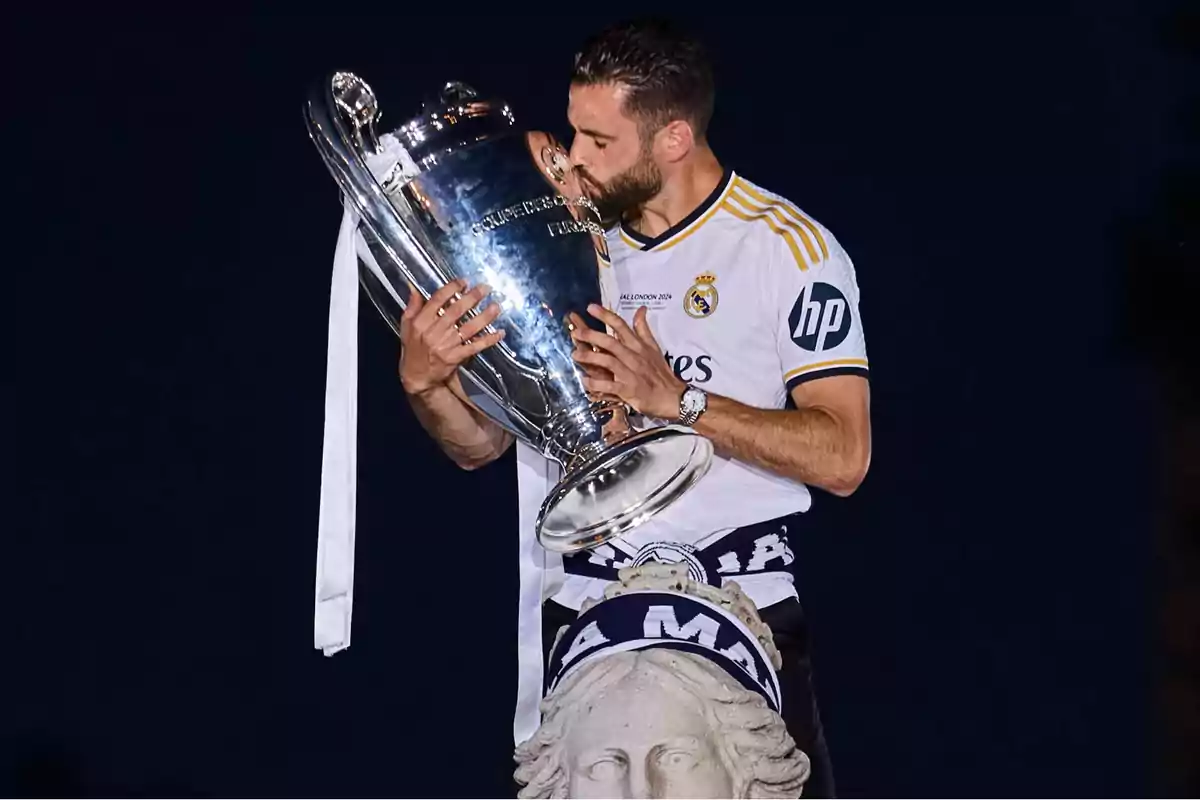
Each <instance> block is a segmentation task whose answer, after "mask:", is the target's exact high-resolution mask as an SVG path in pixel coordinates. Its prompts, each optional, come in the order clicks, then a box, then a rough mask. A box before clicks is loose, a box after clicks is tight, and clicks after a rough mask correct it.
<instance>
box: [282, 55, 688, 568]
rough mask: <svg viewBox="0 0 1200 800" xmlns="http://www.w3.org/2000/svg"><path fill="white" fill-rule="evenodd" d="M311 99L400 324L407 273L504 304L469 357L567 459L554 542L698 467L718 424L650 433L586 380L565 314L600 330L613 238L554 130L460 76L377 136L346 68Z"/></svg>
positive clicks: (658, 501) (544, 525) (365, 274)
mask: <svg viewBox="0 0 1200 800" xmlns="http://www.w3.org/2000/svg"><path fill="white" fill-rule="evenodd" d="M305 111H306V113H305V121H306V123H307V126H308V131H309V134H310V136H311V138H312V140H313V142H314V143H315V144H316V146H317V149H318V151H319V152H320V154H321V158H322V159H323V160H324V162H325V164H326V166H327V167H328V168H329V171H330V173H331V174H332V175H333V178H334V180H335V181H336V182H337V185H338V186H339V187H340V189H341V191H342V194H343V196H344V198H345V202H347V203H350V204H352V207H353V208H354V209H355V210H356V211H357V212H358V214H359V216H360V220H361V221H360V226H359V232H360V233H361V235H362V238H363V241H364V242H365V244H366V245H367V248H368V250H369V251H370V254H371V255H372V256H373V258H374V261H375V265H374V269H368V268H366V266H365V265H364V264H363V263H362V260H361V259H360V262H359V279H360V282H361V284H362V286H363V288H364V290H365V291H366V293H367V295H368V297H369V298H370V299H371V301H372V303H373V304H374V305H375V307H376V309H377V310H378V311H379V313H380V314H381V315H382V316H383V318H384V319H385V320H386V321H387V322H388V324H390V325H391V327H392V329H393V330H394V331H395V332H396V334H397V335H399V331H400V317H401V314H402V313H403V310H404V306H405V304H406V298H407V296H408V291H409V289H408V285H409V284H410V283H411V285H412V286H414V287H416V290H417V291H419V292H421V294H422V295H423V296H424V297H426V298H428V297H429V296H430V295H431V294H433V292H435V291H436V290H437V289H439V288H440V287H442V286H444V285H446V284H447V283H449V282H450V281H452V280H454V279H457V278H465V279H466V280H467V281H468V282H469V284H470V285H472V286H473V285H477V284H480V283H486V284H488V285H489V286H490V287H492V294H491V300H492V301H494V302H497V303H499V304H500V306H501V309H502V311H501V314H500V316H499V317H498V318H497V319H496V320H495V321H494V322H493V323H492V325H491V326H489V327H488V328H487V329H486V331H485V332H492V331H495V330H497V329H499V328H503V329H504V331H505V338H504V339H503V340H501V341H500V343H499V344H497V345H495V346H493V347H490V348H488V349H486V350H484V351H483V352H481V353H480V354H478V355H476V356H474V357H473V358H472V359H471V360H469V361H467V362H466V363H464V364H463V366H462V367H460V369H459V372H460V375H461V377H462V383H463V387H464V389H466V390H467V391H468V393H469V394H470V395H471V396H472V398H473V399H474V400H475V401H476V404H477V405H478V406H479V407H480V409H481V410H482V411H483V412H484V413H485V414H487V415H488V417H489V418H491V419H493V420H495V421H496V422H497V423H499V424H500V425H501V426H503V427H504V428H505V429H507V430H508V431H511V432H512V433H513V435H515V436H516V437H517V438H519V439H521V440H522V441H524V442H526V443H527V444H529V445H530V446H531V447H533V448H535V449H536V450H538V451H540V452H541V453H542V454H543V455H544V456H546V457H548V458H551V459H553V460H554V461H556V462H558V463H559V464H560V465H561V466H562V468H563V477H562V479H561V480H560V481H559V482H558V484H557V485H556V486H554V488H553V490H552V491H551V492H550V493H549V495H547V497H546V499H545V501H544V502H543V504H542V508H541V512H540V514H539V516H538V522H537V537H538V541H539V542H540V543H541V545H542V546H543V547H545V548H546V549H548V550H551V551H556V552H573V551H576V550H581V549H584V548H587V547H592V546H594V545H597V544H600V543H602V542H605V541H607V540H609V539H611V538H612V537H614V536H619V535H620V534H622V533H624V532H626V531H628V530H630V529H631V528H633V527H635V526H637V525H640V524H641V523H643V522H645V521H646V520H647V519H649V518H650V517H651V516H653V515H654V514H655V513H657V512H658V511H660V510H662V509H663V508H665V507H666V506H668V505H669V504H670V503H672V502H674V501H676V500H678V499H679V498H680V497H681V496H682V495H683V494H684V493H685V492H687V490H688V489H690V488H691V487H692V486H693V485H694V484H695V483H696V482H697V481H698V480H699V479H700V478H701V477H702V476H703V474H704V473H705V472H706V471H707V470H708V467H709V464H710V463H711V460H712V444H711V442H710V441H709V440H708V439H706V438H704V437H703V436H700V435H697V434H696V433H695V432H694V431H692V430H691V429H689V428H687V427H684V426H679V425H666V426H663V427H655V428H651V429H649V430H646V431H640V432H639V431H637V430H636V429H635V428H634V427H632V426H631V425H630V423H629V421H628V418H627V414H626V409H625V407H624V405H623V404H621V403H618V402H613V401H604V400H594V399H591V398H589V396H588V394H587V392H586V390H585V389H584V386H583V383H582V380H581V379H582V377H583V375H584V373H583V370H582V369H581V368H580V367H579V365H578V364H577V363H576V362H575V361H574V360H573V359H572V357H571V354H572V351H573V350H574V348H575V347H576V343H575V342H574V340H573V339H572V336H571V331H570V328H569V324H568V322H567V314H568V313H569V312H572V311H573V312H576V313H578V314H579V316H580V317H581V318H582V319H583V320H584V322H585V324H588V325H590V326H593V327H595V328H596V329H597V330H603V326H602V325H601V324H600V323H599V322H598V321H596V320H595V319H594V318H593V317H591V316H590V315H589V314H588V313H587V306H588V304H589V303H596V304H601V290H600V276H599V272H598V270H599V269H602V268H604V267H602V266H601V265H600V259H601V257H606V254H607V249H606V248H605V243H604V236H603V233H604V232H603V229H602V228H601V226H600V217H599V214H598V213H597V211H596V208H595V206H594V204H593V203H592V202H591V201H590V200H589V199H588V197H587V196H586V194H585V193H584V192H583V191H582V190H581V188H580V186H579V183H578V180H577V179H576V176H575V175H574V173H573V171H572V169H571V165H570V161H569V159H568V156H567V153H566V151H565V149H564V148H563V147H562V146H561V145H559V144H558V143H557V142H556V141H555V140H554V138H553V137H551V136H550V135H548V134H546V133H542V132H538V131H525V130H522V129H521V128H520V127H518V126H517V124H516V121H515V119H514V117H513V114H512V111H511V110H510V109H509V107H508V105H507V104H505V103H503V102H501V101H497V100H485V99H480V98H479V97H477V95H476V93H475V92H474V90H472V89H471V88H470V87H468V86H466V85H464V84H461V83H448V84H446V85H445V86H444V88H443V89H442V90H441V93H440V95H439V96H438V98H437V99H436V100H433V101H432V102H427V103H426V104H425V107H424V109H423V110H422V111H421V113H420V114H419V115H417V116H415V117H413V118H412V119H410V120H409V121H408V122H406V123H404V124H403V125H400V126H399V127H397V128H396V129H395V130H394V131H392V132H391V133H390V134H386V133H385V134H383V135H382V136H380V135H379V134H378V133H377V130H376V126H377V123H378V121H379V119H380V111H379V106H378V102H377V99H376V96H375V93H374V92H373V91H372V90H371V88H370V87H369V86H368V85H367V84H366V83H365V82H364V81H363V80H362V79H361V78H359V77H358V76H356V75H353V74H351V73H348V72H337V73H334V74H333V75H331V76H329V77H328V79H327V80H325V81H324V82H323V83H322V84H321V85H319V86H317V87H316V88H315V89H314V91H313V92H312V94H311V96H310V97H309V100H308V103H307V106H306V109H305ZM384 140H386V143H387V144H388V145H390V146H391V147H393V148H395V147H397V145H398V146H399V147H400V149H401V150H402V151H403V153H404V158H403V161H402V163H397V164H396V165H395V168H394V169H393V170H392V171H391V173H390V174H386V175H384V176H383V177H382V178H377V177H376V175H375V174H374V173H373V172H372V171H371V170H370V169H369V167H368V159H369V158H371V157H372V156H374V155H376V154H378V153H380V152H381V150H382V148H383V146H384ZM483 307H486V305H485V304H481V307H480V310H481V309H482V308H483ZM477 313H480V312H479V311H478V310H473V311H472V312H470V315H469V316H473V315H474V314H477ZM465 319H466V318H464V320H465Z"/></svg>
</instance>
